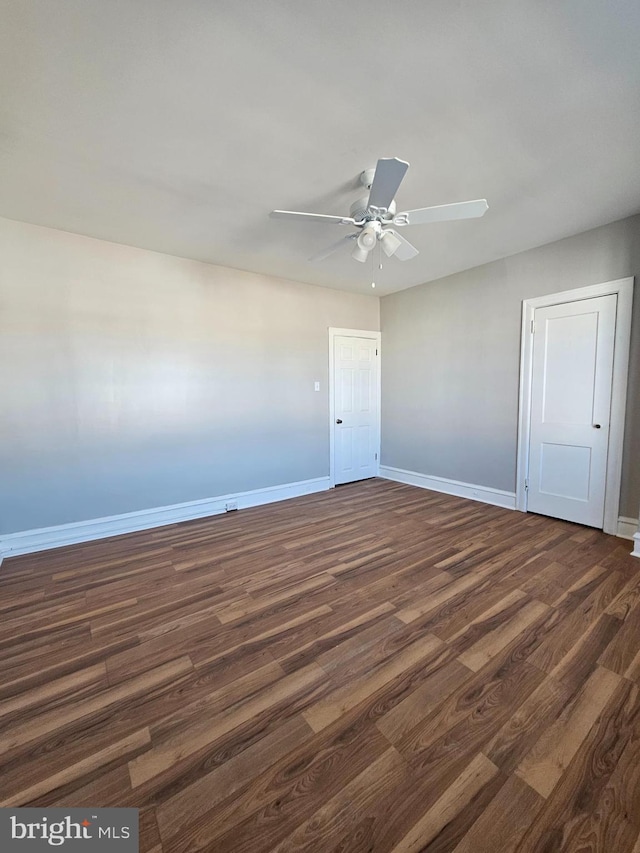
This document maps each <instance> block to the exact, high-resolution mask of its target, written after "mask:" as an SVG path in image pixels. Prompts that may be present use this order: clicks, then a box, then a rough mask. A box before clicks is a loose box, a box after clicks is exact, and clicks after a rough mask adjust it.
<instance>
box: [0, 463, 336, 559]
mask: <svg viewBox="0 0 640 853" xmlns="http://www.w3.org/2000/svg"><path fill="white" fill-rule="evenodd" d="M329 488H330V483H329V478H328V477H316V478H315V479H313V480H301V481H300V482H298V483H285V484H284V485H282V486H270V487H268V488H266V489H253V490H252V491H249V492H238V493H237V494H232V495H221V496H220V497H216V498H206V499H204V500H199V501H188V502H187V503H180V504H173V505H172V506H162V507H156V508H154V509H143V510H140V511H138V512H126V513H123V514H122V515H111V516H108V517H106V518H94V519H91V520H89V521H77V522H73V523H71V524H61V525H59V526H56V527H41V528H39V529H38V530H22V531H20V532H19V533H8V534H5V535H0V563H1V562H2V558H3V557H15V556H18V555H19V554H32V553H34V552H35V551H46V550H48V549H49V548H60V547H62V546H64V545H74V544H76V543H77V542H91V541H92V540H94V539H105V538H106V537H108V536H118V535H120V534H122V533H134V532H135V531H137V530H148V529H150V528H152V527H162V526H164V525H165V524H176V522H179V521H191V520H193V519H195V518H205V517H206V516H209V515H219V514H221V513H223V512H226V507H225V505H226V503H227V502H230V501H235V502H236V503H237V506H238V509H246V508H248V507H252V506H261V505H263V504H269V503H275V502H276V501H284V500H288V499H289V498H299V497H302V496H303V495H311V494H314V493H315V492H324V491H326V490H327V489H329Z"/></svg>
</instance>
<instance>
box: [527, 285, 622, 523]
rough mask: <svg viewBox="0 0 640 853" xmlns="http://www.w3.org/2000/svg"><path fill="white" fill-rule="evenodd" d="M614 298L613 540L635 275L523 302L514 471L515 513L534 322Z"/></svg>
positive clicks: (609, 506)
mask: <svg viewBox="0 0 640 853" xmlns="http://www.w3.org/2000/svg"><path fill="white" fill-rule="evenodd" d="M611 294H616V295H617V297H618V301H617V309H616V330H615V340H614V348H613V377H612V384H611V417H610V420H609V446H608V452H607V473H606V482H605V498H604V523H603V530H604V532H605V533H610V534H612V535H613V536H616V535H617V532H618V512H619V506H620V481H621V478H622V447H623V442H624V427H625V413H626V406H627V376H628V372H629V343H630V340H631V309H632V305H633V276H631V277H630V278H620V279H617V280H616V281H607V282H604V283H603V284H593V285H588V286H586V287H578V288H576V289H575V290H563V291H562V292H560V293H550V294H548V295H547V296H537V297H535V298H533V299H524V300H523V302H522V331H521V337H520V392H519V400H518V456H517V468H516V509H518V510H520V511H521V512H526V511H527V490H526V486H525V479H526V478H527V477H528V474H529V440H530V422H531V384H532V380H533V318H534V314H535V311H536V309H537V308H547V307H549V306H551V305H561V304H563V303H565V302H581V301H582V300H584V299H593V298H594V297H597V296H609V295H611Z"/></svg>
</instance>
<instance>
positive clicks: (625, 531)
mask: <svg viewBox="0 0 640 853" xmlns="http://www.w3.org/2000/svg"><path fill="white" fill-rule="evenodd" d="M637 532H638V519H637V518H625V517H624V516H622V515H621V516H620V518H619V519H618V530H617V531H616V536H619V537H620V538H621V539H633V537H634V536H635V534H636V533H637Z"/></svg>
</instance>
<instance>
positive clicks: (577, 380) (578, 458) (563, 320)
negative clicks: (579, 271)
mask: <svg viewBox="0 0 640 853" xmlns="http://www.w3.org/2000/svg"><path fill="white" fill-rule="evenodd" d="M617 298H618V297H617V296H616V295H613V294H612V295H609V296H601V297H598V298H594V299H584V300H581V301H576V302H567V303H563V304H560V305H553V306H549V307H546V308H537V309H536V311H535V314H534V337H533V372H532V387H531V424H530V445H529V472H528V482H529V490H528V500H527V509H529V510H530V511H531V512H539V513H541V514H543V515H550V516H553V517H555V518H563V519H566V520H567V521H575V522H578V523H580V524H587V525H590V526H592V527H602V526H603V520H604V501H605V485H606V472H607V451H608V445H609V419H610V411H611V389H612V376H613V352H614V343H615V331H616V306H617Z"/></svg>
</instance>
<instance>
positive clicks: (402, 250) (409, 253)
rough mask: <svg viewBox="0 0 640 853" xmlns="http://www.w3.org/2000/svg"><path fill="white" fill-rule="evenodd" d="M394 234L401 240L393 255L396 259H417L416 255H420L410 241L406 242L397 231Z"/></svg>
mask: <svg viewBox="0 0 640 853" xmlns="http://www.w3.org/2000/svg"><path fill="white" fill-rule="evenodd" d="M392 233H393V235H394V236H395V237H397V238H398V240H400V245H399V246H398V248H397V249H396V250H395V252H394V253H393V256H394V258H397V259H398V260H399V261H410V260H411V258H415V256H416V255H419V254H420V252H419V251H418V250H417V249H416V247H415V246H412V245H411V243H410V242H409V241H408V240H405V239H404V237H403V236H402V235H401V234H396V232H395V231H393V232H392Z"/></svg>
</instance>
